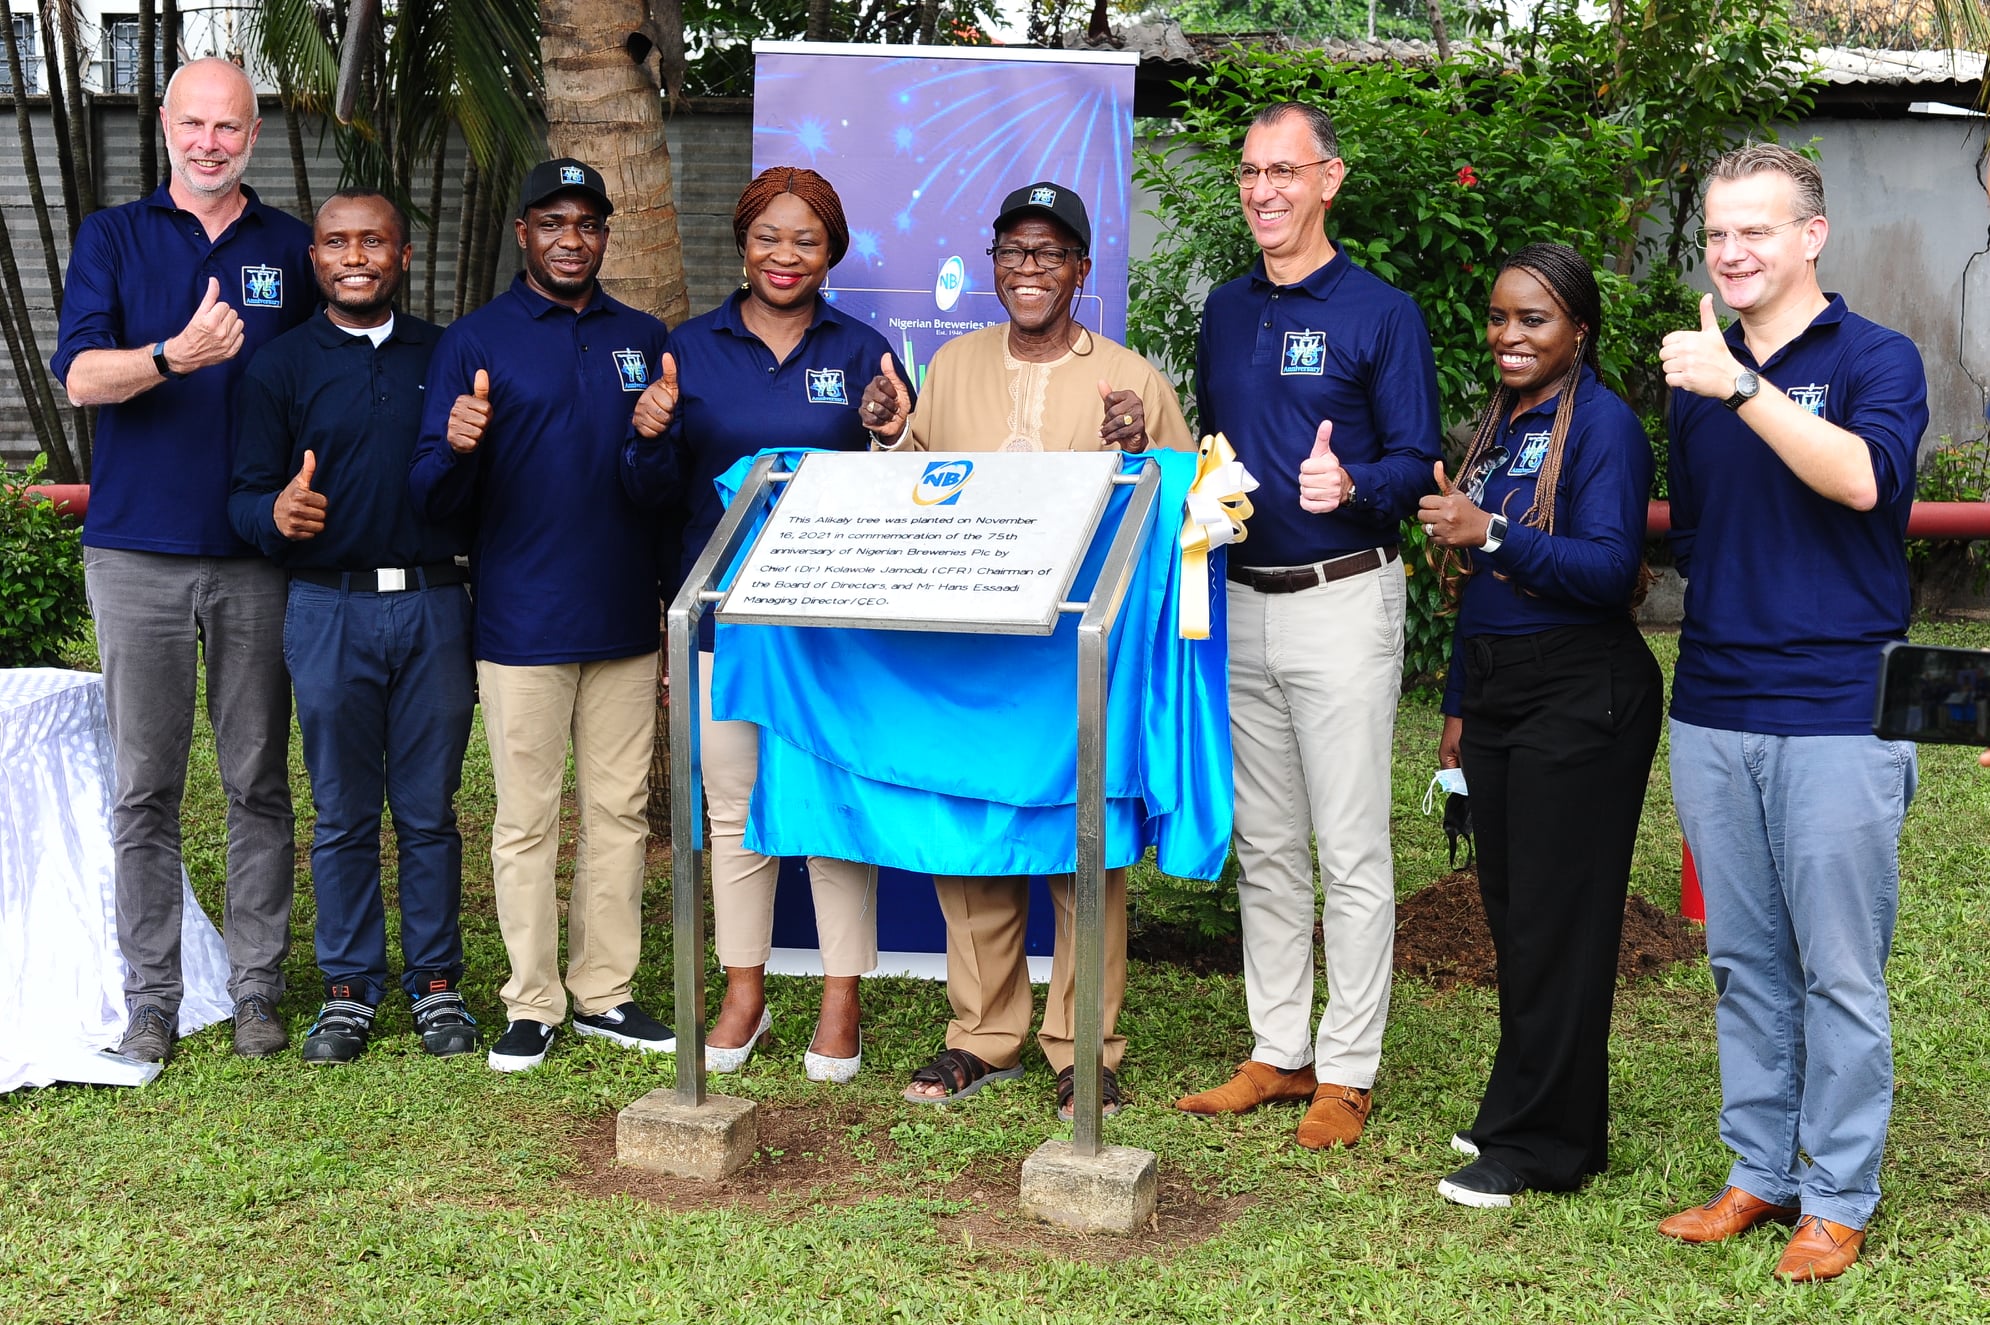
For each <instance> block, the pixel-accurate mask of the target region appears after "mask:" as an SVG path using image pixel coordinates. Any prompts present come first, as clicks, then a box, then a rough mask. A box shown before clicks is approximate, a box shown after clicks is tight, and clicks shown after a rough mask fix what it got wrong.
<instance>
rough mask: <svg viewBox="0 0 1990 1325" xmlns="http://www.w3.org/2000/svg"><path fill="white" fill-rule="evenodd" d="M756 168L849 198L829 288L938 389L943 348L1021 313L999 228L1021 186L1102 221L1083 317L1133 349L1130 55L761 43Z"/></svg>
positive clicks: (756, 71)
mask: <svg viewBox="0 0 1990 1325" xmlns="http://www.w3.org/2000/svg"><path fill="white" fill-rule="evenodd" d="M753 56H754V64H753V169H754V172H755V173H756V174H757V173H759V172H760V171H762V170H765V169H767V168H768V167H770V166H809V167H811V168H813V169H815V170H817V171H819V172H821V173H822V174H823V175H824V176H825V177H827V178H828V180H829V182H830V183H831V184H834V185H835V186H836V191H837V193H838V194H839V195H840V196H841V197H842V199H843V210H844V214H845V216H846V217H847V218H848V220H849V223H850V252H849V254H848V256H846V257H845V258H844V259H843V261H842V262H841V263H840V264H838V265H837V267H836V268H835V270H833V271H831V272H830V273H829V284H828V285H827V287H825V289H824V295H825V296H826V297H827V298H828V299H830V300H831V301H833V302H834V303H835V304H836V306H837V307H838V308H840V309H842V310H843V311H844V312H845V313H848V314H850V315H851V316H853V317H856V318H859V319H861V320H862V321H864V322H867V323H869V324H870V325H871V326H874V327H876V328H877V330H878V332H879V334H881V335H882V336H883V337H884V338H885V339H886V340H887V341H889V342H890V343H891V345H892V347H893V348H894V349H896V350H897V351H898V353H899V357H900V358H901V359H903V360H904V362H905V365H906V367H907V368H909V369H910V370H911V371H912V373H913V375H914V380H915V382H923V380H924V378H925V374H926V365H927V364H928V363H930V362H931V361H932V357H933V351H934V350H936V349H938V348H939V347H940V346H941V345H942V344H944V343H946V342H947V341H948V340H950V339H952V338H953V337H955V336H958V335H961V334H962V333H964V332H969V331H975V330H978V329H979V328H981V327H985V326H987V325H988V324H989V323H991V322H1003V321H1006V320H1007V316H1006V315H1005V314H1004V313H1003V311H1002V305H1001V302H1000V301H999V300H998V299H997V298H996V295H995V283H994V260H993V259H992V258H991V257H990V256H989V255H988V248H989V246H990V245H991V244H993V243H994V242H995V241H994V231H993V226H992V222H993V221H994V220H995V217H996V214H997V213H998V212H1000V211H1001V208H1002V200H1003V199H1004V198H1006V197H1007V196H1008V195H1009V193H1010V192H1011V191H1012V190H1015V189H1018V188H1021V187H1022V186H1023V185H1025V184H1033V183H1036V182H1037V181H1039V180H1050V181H1054V182H1055V183H1058V184H1062V185H1064V186H1065V187H1067V188H1071V189H1075V190H1077V192H1078V196H1079V197H1081V198H1083V199H1084V200H1085V207H1086V210H1087V211H1088V212H1089V214H1090V217H1091V222H1092V252H1091V257H1092V274H1091V277H1090V278H1089V279H1088V280H1087V281H1086V283H1085V288H1084V290H1083V291H1082V292H1081V297H1080V300H1079V304H1078V312H1077V317H1078V321H1080V322H1081V323H1083V324H1084V325H1086V326H1088V327H1090V328H1091V329H1092V330H1094V331H1097V332H1099V333H1100V334H1101V335H1104V336H1108V337H1110V338H1111V339H1113V340H1116V341H1120V342H1122V343H1124V342H1125V340H1126V266H1127V244H1128V225H1129V222H1130V220H1131V212H1130V209H1131V206H1132V197H1133V183H1132V170H1133V69H1134V65H1135V64H1136V63H1137V61H1138V59H1139V57H1138V56H1136V55H1134V54H1132V53H1130V52H1129V53H1119V52H1108V53H1105V54H1093V53H1089V52H1077V51H1039V50H1010V49H1007V48H1004V47H999V46H996V47H990V46H857V45H841V44H829V43H818V42H781V41H758V42H755V43H754V44H753Z"/></svg>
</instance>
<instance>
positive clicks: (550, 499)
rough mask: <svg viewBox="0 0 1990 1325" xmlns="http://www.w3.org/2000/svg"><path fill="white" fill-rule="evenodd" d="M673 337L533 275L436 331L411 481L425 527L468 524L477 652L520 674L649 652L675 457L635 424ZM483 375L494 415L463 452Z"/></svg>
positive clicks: (599, 296) (613, 305)
mask: <svg viewBox="0 0 1990 1325" xmlns="http://www.w3.org/2000/svg"><path fill="white" fill-rule="evenodd" d="M669 344H670V333H669V332H667V331H666V330H664V326H663V323H661V322H659V321H657V320H656V319H655V318H653V317H651V316H650V315H649V314H648V313H641V312H638V311H636V310H635V309H633V308H630V307H629V306H628V305H627V304H624V303H621V302H619V301H617V300H615V299H611V298H610V297H609V296H608V295H607V294H605V293H603V292H602V291H601V290H600V289H599V288H598V287H597V288H596V290H595V292H594V296H593V298H591V299H590V300H589V301H588V303H587V306H586V307H585V308H583V309H581V310H580V311H578V312H576V311H574V310H573V309H571V308H568V307H567V306H566V305H565V304H557V303H554V302H553V301H552V300H550V299H547V298H545V297H544V296H543V295H540V294H538V293H536V292H535V291H533V290H532V288H531V287H530V286H528V285H527V284H526V283H525V277H524V276H522V275H521V276H518V277H515V278H514V279H513V280H512V283H511V288H510V289H509V290H507V291H505V292H504V293H503V294H501V295H499V296H498V297H497V298H496V299H493V300H491V302H489V303H488V304H485V305H484V306H483V307H482V308H479V309H478V310H477V311H476V312H474V313H470V314H468V315H466V316H464V317H461V318H458V319H457V320H456V321H455V322H452V323H451V324H450V325H449V328H448V330H446V331H444V332H443V333H442V342H441V344H440V345H438V346H437V347H436V351H435V360H434V362H433V363H432V364H431V365H430V366H429V373H428V402H427V408H426V410H425V411H424V413H423V415H422V428H421V440H420V441H419V442H418V443H416V445H415V453H414V459H413V461H412V462H411V464H410V466H409V470H408V484H409V487H410V489H411V491H412V492H413V495H414V500H415V508H416V510H418V511H420V512H421V513H422V514H423V515H424V516H425V517H426V518H427V519H430V520H440V519H446V518H448V517H450V516H453V515H456V514H458V513H460V512H465V511H467V512H470V513H471V514H472V515H473V516H474V519H475V534H474V536H473V538H472V542H471V548H470V575H471V580H472V582H473V584H474V585H475V586H476V591H477V628H476V653H477V657H478V658H480V659H483V660H484V661H486V662H494V663H502V664H504V665H507V666H512V667H535V666H544V665H547V664H553V663H575V662H593V661H596V660H599V659H604V658H628V657H633V656H634V655H636V654H638V653H652V652H655V650H656V647H657V638H658V636H657V632H658V629H659V626H660V623H661V620H662V614H661V608H660V606H659V603H660V599H659V596H658V585H657V576H656V545H655V538H654V529H653V525H654V523H655V519H656V516H655V514H654V508H656V507H657V506H660V505H662V504H664V503H666V502H668V501H670V500H672V499H674V498H675V496H676V492H677V458H676V449H675V448H674V447H673V446H671V445H670V444H669V441H668V439H667V438H657V439H655V440H653V441H648V442H641V441H638V440H637V439H636V437H635V432H634V429H633V428H632V426H631V424H630V418H631V416H632V415H633V414H634V412H635V408H636V400H637V397H638V396H639V395H640V394H641V392H642V390H643V388H644V387H645V386H647V385H648V384H649V383H650V382H651V381H652V380H654V378H655V377H656V375H657V372H658V370H659V367H660V365H661V361H662V358H663V352H664V350H665V349H667V348H668V347H669ZM479 368H482V369H484V370H486V371H487V372H489V374H490V384H491V395H490V399H491V422H490V426H489V427H487V428H486V429H485V430H484V437H483V441H482V442H481V443H480V444H479V445H478V447H477V449H476V450H475V451H474V452H472V453H471V454H469V455H467V456H459V455H457V454H456V453H455V452H454V451H452V450H450V449H449V442H448V439H447V435H446V434H447V430H448V426H449V410H450V407H451V406H453V405H454V404H455V403H456V397H458V396H461V395H468V394H470V388H471V386H472V384H473V383H474V381H475V378H476V374H477V370H478V369H479Z"/></svg>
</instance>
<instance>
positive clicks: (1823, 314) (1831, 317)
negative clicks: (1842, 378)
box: [1722, 290, 1851, 368]
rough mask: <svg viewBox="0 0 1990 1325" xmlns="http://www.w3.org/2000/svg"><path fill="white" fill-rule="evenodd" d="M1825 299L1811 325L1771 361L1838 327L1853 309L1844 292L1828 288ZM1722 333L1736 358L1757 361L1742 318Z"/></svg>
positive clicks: (1757, 365)
mask: <svg viewBox="0 0 1990 1325" xmlns="http://www.w3.org/2000/svg"><path fill="white" fill-rule="evenodd" d="M1824 299H1825V304H1824V307H1823V308H1822V309H1820V310H1818V314H1817V316H1816V317H1814V318H1812V319H1811V320H1810V325H1809V326H1807V327H1805V328H1804V329H1803V330H1802V331H1799V332H1798V333H1797V334H1796V335H1794V336H1792V337H1790V339H1789V342H1788V343H1787V344H1785V345H1784V346H1783V347H1782V348H1781V349H1779V350H1777V351H1776V352H1775V353H1774V354H1772V355H1770V356H1769V359H1770V362H1772V363H1773V362H1774V361H1775V360H1777V359H1781V358H1782V357H1783V356H1785V355H1787V354H1788V353H1790V351H1792V350H1794V349H1795V348H1796V347H1797V346H1799V345H1801V344H1802V343H1803V342H1804V341H1805V340H1807V339H1809V338H1810V337H1812V336H1815V335H1817V334H1819V333H1820V332H1822V331H1823V330H1824V329H1825V328H1827V327H1832V328H1835V327H1837V326H1838V325H1839V324H1840V323H1842V322H1843V321H1844V320H1845V318H1846V316H1847V315H1848V314H1849V313H1850V312H1851V309H1849V308H1847V307H1846V306H1845V296H1844V295H1842V294H1834V293H1832V292H1831V291H1829V290H1826V291H1825V292H1824ZM1722 335H1724V336H1725V337H1726V338H1727V344H1728V348H1729V349H1730V350H1733V351H1735V357H1736V358H1738V359H1741V361H1742V362H1743V363H1754V362H1755V356H1754V354H1753V353H1752V352H1751V351H1750V350H1749V348H1748V337H1747V336H1746V335H1745V334H1744V333H1743V331H1742V329H1741V319H1740V318H1736V319H1735V320H1734V321H1733V322H1732V323H1731V324H1730V325H1729V326H1728V329H1727V330H1726V331H1725V332H1723V333H1722ZM1744 356H1745V357H1744ZM1767 366H1768V365H1767V364H1756V367H1758V368H1766V367H1767Z"/></svg>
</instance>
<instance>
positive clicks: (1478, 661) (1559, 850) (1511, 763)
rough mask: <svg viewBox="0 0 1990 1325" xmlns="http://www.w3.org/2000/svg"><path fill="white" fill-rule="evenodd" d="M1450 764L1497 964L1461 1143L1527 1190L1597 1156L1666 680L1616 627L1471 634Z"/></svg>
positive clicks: (1626, 628) (1633, 636) (1566, 1185)
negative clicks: (1460, 789) (1474, 1101)
mask: <svg viewBox="0 0 1990 1325" xmlns="http://www.w3.org/2000/svg"><path fill="white" fill-rule="evenodd" d="M1462 645H1463V647H1465V648H1466V650H1467V653H1466V660H1465V661H1466V685H1465V697H1464V702H1463V705H1462V708H1461V714H1462V717H1463V719H1464V733H1463V741H1462V747H1461V751H1460V753H1461V756H1462V758H1463V762H1464V766H1465V781H1466V785H1467V786H1468V788H1469V789H1470V793H1471V797H1472V826H1473V829H1474V833H1475V837H1476V844H1477V847H1478V862H1479V892H1480V895H1481V896H1482V897H1483V898H1484V899H1485V906H1486V920H1487V922H1488V924H1489V925H1490V926H1491V929H1492V938H1493V946H1494V950H1495V951H1496V953H1497V954H1498V959H1499V1050H1498V1052H1497V1053H1496V1054H1495V1055H1494V1057H1493V1067H1492V1078H1491V1080H1489V1081H1488V1082H1487V1083H1486V1093H1485V1098H1484V1099H1483V1100H1482V1101H1481V1102H1480V1104H1479V1114H1478V1119H1477V1120H1476V1121H1475V1122H1474V1123H1473V1124H1472V1129H1471V1134H1470V1135H1471V1138H1472V1140H1473V1141H1474V1142H1476V1143H1477V1144H1478V1146H1479V1149H1480V1152H1481V1153H1482V1154H1485V1155H1487V1156H1490V1157H1492V1158H1495V1159H1498V1160H1499V1161H1500V1162H1502V1163H1504V1164H1506V1165H1507V1166H1508V1167H1509V1168H1511V1169H1512V1170H1513V1171H1514V1172H1515V1173H1517V1174H1519V1175H1520V1177H1521V1178H1522V1179H1524V1180H1525V1181H1526V1183H1527V1185H1528V1186H1529V1187H1532V1188H1535V1189H1538V1190H1544V1191H1566V1190H1569V1189H1572V1188H1574V1187H1576V1186H1578V1185H1579V1184H1580V1183H1581V1182H1582V1180H1583V1179H1584V1178H1586V1177H1587V1176H1589V1175H1590V1174H1592V1173H1599V1172H1601V1171H1602V1170H1603V1168H1604V1167H1605V1164H1606V1162H1607V1154H1608V1144H1609V1128H1610V1057H1609V1042H1610V1007H1611V1000H1612V997H1613V995H1614V994H1615V992H1616V985H1617V947H1618V943H1619V941H1620V940H1621V938H1622V935H1623V925H1624V894H1625V892H1626V890H1627V889H1628V887H1629V884H1630V873H1631V850H1632V847H1633V845H1634V844H1635V841H1636V838H1637V831H1638V816H1639V814H1640V813H1641V812H1642V810H1643V808H1644V795H1645V788H1646V785H1647V783H1648V781H1649V779H1650V777H1651V761H1652V755H1653V753H1654V752H1655V751H1656V750H1657V748H1658V728H1659V721H1660V717H1661V710H1662V708H1663V699H1664V694H1663V691H1664V682H1663V680H1662V679H1661V677H1660V675H1659V670H1658V664H1657V662H1655V661H1654V660H1653V658H1652V656H1651V650H1650V649H1649V648H1647V647H1646V646H1645V642H1644V637H1643V636H1642V635H1640V634H1639V633H1638V631H1637V629H1636V627H1635V626H1633V625H1632V624H1631V622H1630V621H1629V619H1628V618H1627V619H1626V620H1625V621H1624V622H1623V623H1621V624H1615V623H1613V624H1610V625H1602V626H1569V627H1563V628H1560V629H1556V630H1548V631H1542V632H1540V633H1539V634H1534V635H1520V636H1510V637H1500V636H1489V635H1479V636H1474V637H1472V638H1471V639H1467V640H1464V641H1462Z"/></svg>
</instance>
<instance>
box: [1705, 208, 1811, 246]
mask: <svg viewBox="0 0 1990 1325" xmlns="http://www.w3.org/2000/svg"><path fill="white" fill-rule="evenodd" d="M1816 219H1817V216H1816V215H1815V214H1812V215H1810V216H1798V217H1795V218H1793V219H1791V220H1788V221H1784V222H1783V223H1782V224H1780V225H1762V226H1754V225H1749V226H1742V227H1741V228H1740V229H1738V230H1715V229H1710V228H1709V227H1707V226H1704V225H1703V226H1701V227H1700V233H1699V240H1700V247H1701V248H1702V249H1704V250H1708V251H1711V250H1713V249H1714V248H1716V247H1718V246H1719V245H1723V244H1726V243H1727V241H1728V240H1730V239H1732V240H1734V242H1735V243H1737V244H1740V245H1741V246H1742V247H1743V248H1746V247H1748V246H1749V245H1750V244H1760V243H1762V242H1763V241H1764V240H1767V239H1770V238H1773V237H1774V236H1775V235H1777V234H1779V233H1781V232H1782V231H1784V230H1787V229H1789V228H1790V227H1791V226H1793V225H1808V224H1810V223H1811V222H1812V221H1815V220H1816ZM1716 235H1718V236H1720V238H1718V239H1716V238H1714V236H1716Z"/></svg>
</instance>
